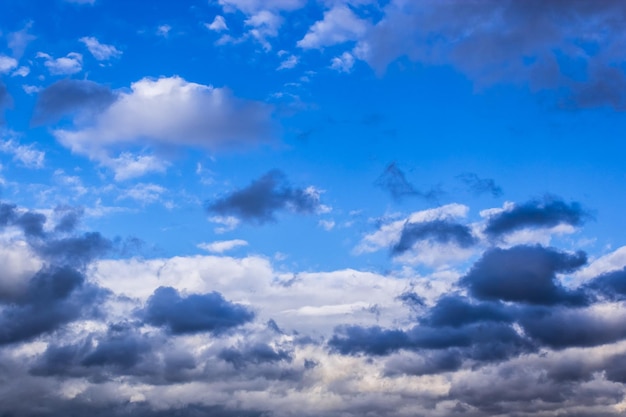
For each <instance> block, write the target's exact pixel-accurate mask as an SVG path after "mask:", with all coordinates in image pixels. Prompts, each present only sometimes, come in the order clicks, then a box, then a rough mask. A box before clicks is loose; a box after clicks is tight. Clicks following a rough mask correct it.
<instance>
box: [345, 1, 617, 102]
mask: <svg viewBox="0 0 626 417" xmlns="http://www.w3.org/2000/svg"><path fill="white" fill-rule="evenodd" d="M625 21H626V7H625V6H624V4H623V3H622V2H620V1H614V0H603V1H595V2H589V1H585V0H573V1H566V0H556V1H548V2H546V1H542V0H529V1H515V0H504V1H500V0H485V1H479V2H475V1H472V2H467V1H463V0H452V1H445V2H440V1H434V0H429V1H423V2H406V1H400V0H397V1H391V2H390V3H389V4H388V5H387V6H386V7H385V9H384V17H383V18H382V20H381V21H380V22H378V23H377V24H376V25H375V26H374V27H373V28H372V29H371V30H370V31H369V32H368V33H367V35H366V36H365V37H364V39H363V40H362V41H361V42H360V43H359V44H358V45H357V48H356V51H357V55H358V56H360V57H361V58H362V59H365V60H366V61H367V62H368V63H369V64H370V65H372V66H373V67H374V68H376V69H377V70H378V71H383V70H384V69H385V67H386V66H387V65H388V64H389V63H390V62H392V61H394V60H395V59H397V58H399V57H401V56H408V57H409V59H411V60H414V61H418V62H421V63H426V64H431V65H442V64H443V65H445V64H450V63H451V64H453V65H454V66H456V67H457V68H458V69H459V70H460V71H462V72H463V73H465V74H467V75H468V76H469V77H470V78H472V79H473V80H474V81H475V82H476V83H477V84H478V85H480V86H484V85H490V84H493V83H499V82H512V83H519V84H528V85H530V87H531V89H533V90H536V91H538V90H541V89H552V90H553V91H555V92H557V94H561V93H562V92H565V95H564V96H562V97H561V99H560V101H562V102H563V103H564V104H565V105H566V106H575V107H591V106H612V107H614V108H616V109H623V108H624V106H625V105H626V97H625V95H624V91H626V89H624V88H623V87H624V85H625V84H626V78H625V77H624V72H623V70H622V69H621V67H622V66H623V64H624V62H625V59H624V57H623V54H622V53H621V51H622V50H623V46H624V44H626V37H625V36H624V35H623V34H622V31H621V28H622V27H623V25H624V22H625Z"/></svg>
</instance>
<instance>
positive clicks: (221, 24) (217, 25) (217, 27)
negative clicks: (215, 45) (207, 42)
mask: <svg viewBox="0 0 626 417" xmlns="http://www.w3.org/2000/svg"><path fill="white" fill-rule="evenodd" d="M205 26H206V28H207V29H209V30H213V31H215V32H221V31H223V30H228V26H227V25H226V19H224V16H220V15H217V16H215V19H213V22H211V23H206V24H205Z"/></svg>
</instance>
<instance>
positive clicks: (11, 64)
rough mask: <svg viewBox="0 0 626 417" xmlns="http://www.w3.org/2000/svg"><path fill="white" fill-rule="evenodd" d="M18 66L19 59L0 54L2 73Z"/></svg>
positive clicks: (0, 71) (0, 69) (0, 70)
mask: <svg viewBox="0 0 626 417" xmlns="http://www.w3.org/2000/svg"><path fill="white" fill-rule="evenodd" d="M15 68H17V59H15V58H12V57H10V56H6V55H0V74H7V73H9V72H11V71H12V70H13V69H15Z"/></svg>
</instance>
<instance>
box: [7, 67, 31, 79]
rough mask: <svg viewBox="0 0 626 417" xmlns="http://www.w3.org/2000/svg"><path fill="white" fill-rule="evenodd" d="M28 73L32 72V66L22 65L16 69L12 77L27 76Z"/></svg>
mask: <svg viewBox="0 0 626 417" xmlns="http://www.w3.org/2000/svg"><path fill="white" fill-rule="evenodd" d="M28 74H30V68H28V67H25V66H21V67H19V68H18V69H16V70H15V71H13V74H11V76H12V77H26V76H27V75H28Z"/></svg>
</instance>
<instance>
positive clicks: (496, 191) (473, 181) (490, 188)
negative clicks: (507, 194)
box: [457, 172, 503, 197]
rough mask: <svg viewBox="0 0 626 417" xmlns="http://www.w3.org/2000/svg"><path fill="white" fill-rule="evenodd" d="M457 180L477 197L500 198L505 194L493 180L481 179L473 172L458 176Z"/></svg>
mask: <svg viewBox="0 0 626 417" xmlns="http://www.w3.org/2000/svg"><path fill="white" fill-rule="evenodd" d="M457 178H458V179H459V181H461V182H462V183H463V184H465V185H466V186H467V188H469V190H470V191H471V192H473V193H474V194H476V195H481V194H491V195H492V196H493V197H500V196H501V195H502V194H503V191H502V188H501V187H500V186H499V185H497V184H496V182H495V181H494V180H493V179H491V178H480V177H479V176H478V175H476V174H474V173H473V172H466V173H463V174H460V175H457Z"/></svg>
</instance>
